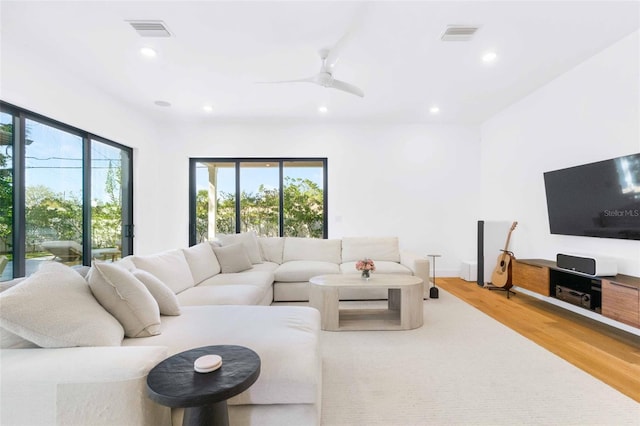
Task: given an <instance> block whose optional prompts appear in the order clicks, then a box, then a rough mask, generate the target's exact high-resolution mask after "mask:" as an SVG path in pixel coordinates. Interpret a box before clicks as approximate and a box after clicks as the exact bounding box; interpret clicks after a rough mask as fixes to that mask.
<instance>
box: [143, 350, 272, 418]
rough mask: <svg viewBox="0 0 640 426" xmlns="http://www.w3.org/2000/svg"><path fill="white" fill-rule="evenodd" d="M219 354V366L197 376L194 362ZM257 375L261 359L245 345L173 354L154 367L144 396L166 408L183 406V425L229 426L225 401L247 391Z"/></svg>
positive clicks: (148, 378)
mask: <svg viewBox="0 0 640 426" xmlns="http://www.w3.org/2000/svg"><path fill="white" fill-rule="evenodd" d="M213 354H215V355H220V356H221V357H222V366H221V367H220V368H219V369H217V370H215V371H213V372H211V373H197V372H195V371H194V369H193V363H194V361H195V360H196V359H198V358H199V357H201V356H203V355H213ZM259 375H260V357H259V356H258V354H256V353H255V352H254V351H252V350H251V349H249V348H245V347H244V346H233V345H216V346H205V347H201V348H196V349H190V350H188V351H184V352H181V353H179V354H176V355H173V356H171V357H169V358H167V359H165V360H164V361H162V362H160V363H159V364H158V365H156V366H155V367H153V368H152V369H151V371H150V372H149V375H148V376H147V393H148V395H149V398H151V399H152V400H153V401H155V402H157V403H159V404H162V405H166V406H168V407H174V408H176V407H184V408H185V410H184V418H183V420H182V424H183V425H190V426H191V425H207V426H212V425H216V426H228V425H229V414H228V411H227V399H229V398H231V397H232V396H234V395H237V394H239V393H240V392H243V391H245V390H247V389H248V388H249V387H250V386H251V385H252V384H253V383H254V382H255V381H256V380H257V379H258V376H259Z"/></svg>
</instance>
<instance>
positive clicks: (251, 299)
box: [177, 284, 264, 306]
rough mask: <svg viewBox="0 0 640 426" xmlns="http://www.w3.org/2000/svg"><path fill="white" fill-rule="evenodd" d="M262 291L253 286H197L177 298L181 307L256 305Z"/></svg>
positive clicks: (260, 298)
mask: <svg viewBox="0 0 640 426" xmlns="http://www.w3.org/2000/svg"><path fill="white" fill-rule="evenodd" d="M263 293H264V291H262V289H261V288H260V287H256V286H253V285H242V284H236V285H199V286H196V287H191V288H189V289H187V290H185V291H183V292H182V293H180V294H179V295H178V296H177V297H178V300H179V301H180V305H182V306H201V305H258V304H259V303H260V301H261V300H262V295H263Z"/></svg>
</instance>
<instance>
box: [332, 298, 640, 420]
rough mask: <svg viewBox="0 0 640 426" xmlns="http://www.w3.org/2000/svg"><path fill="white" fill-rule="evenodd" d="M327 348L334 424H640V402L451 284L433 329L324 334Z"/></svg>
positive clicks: (433, 310) (430, 307) (429, 308)
mask: <svg viewBox="0 0 640 426" xmlns="http://www.w3.org/2000/svg"><path fill="white" fill-rule="evenodd" d="M343 303H345V302H343ZM346 303H351V304H361V303H363V302H346ZM364 303H369V304H372V305H376V304H378V306H381V305H380V304H384V303H385V302H364ZM382 306H384V305H382ZM372 307H375V306H372ZM322 352H323V360H324V366H323V382H324V383H323V399H322V425H324V426H341V425H367V426H371V425H386V426H393V425H397V426H407V425H514V424H528V425H636V426H637V425H639V424H640V404H638V403H637V402H635V401H634V400H632V399H631V398H628V397H627V396H625V395H623V394H621V393H620V392H618V391H616V390H615V389H613V388H611V387H610V386H609V385H607V384H605V383H603V382H601V381H599V380H597V379H596V378H594V377H592V376H590V375H589V374H587V373H585V372H583V371H582V370H580V369H578V368H576V367H574V366H573V365H571V364H569V363H568V362H566V361H565V360H563V359H562V358H559V357H557V356H556V355H554V354H552V353H551V352H548V351H547V350H546V349H544V348H542V347H540V346H538V345H536V344H535V343H533V342H531V341H530V340H528V339H526V338H525V337H522V336H521V335H519V334H518V333H516V332H514V331H513V330H511V329H509V328H507V327H506V326H504V325H502V324H500V323H499V322H497V321H495V320H493V319H492V318H490V317H489V316H487V315H485V314H484V313H482V312H480V311H478V310H477V309H475V308H473V307H471V306H470V305H468V304H466V303H465V302H463V301H461V300H459V299H458V298H456V297H455V296H453V295H451V294H450V293H447V292H446V291H444V290H443V289H440V298H439V299H432V300H428V301H425V302H424V326H423V327H421V328H419V329H416V330H410V331H359V332H353V331H349V332H329V331H323V332H322Z"/></svg>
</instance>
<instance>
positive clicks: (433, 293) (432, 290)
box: [427, 254, 442, 299]
mask: <svg viewBox="0 0 640 426" xmlns="http://www.w3.org/2000/svg"><path fill="white" fill-rule="evenodd" d="M427 256H429V257H430V258H431V263H433V286H432V287H431V288H430V289H429V299H437V298H438V297H440V296H439V294H438V287H436V257H441V256H442V255H440V254H428V255H427Z"/></svg>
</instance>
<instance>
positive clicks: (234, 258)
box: [213, 244, 252, 274]
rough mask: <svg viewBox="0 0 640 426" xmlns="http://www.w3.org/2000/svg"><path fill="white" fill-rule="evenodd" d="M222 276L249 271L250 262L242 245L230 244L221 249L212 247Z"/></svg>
mask: <svg viewBox="0 0 640 426" xmlns="http://www.w3.org/2000/svg"><path fill="white" fill-rule="evenodd" d="M213 252H214V253H215V254H216V257H217V258H218V262H219V263H220V269H222V273H223V274H229V273H234V272H242V271H246V270H247V269H251V267H252V266H251V260H249V256H248V255H247V252H246V250H245V248H244V246H243V245H242V244H231V245H229V246H223V247H213Z"/></svg>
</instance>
